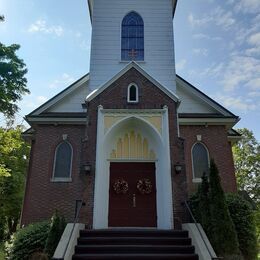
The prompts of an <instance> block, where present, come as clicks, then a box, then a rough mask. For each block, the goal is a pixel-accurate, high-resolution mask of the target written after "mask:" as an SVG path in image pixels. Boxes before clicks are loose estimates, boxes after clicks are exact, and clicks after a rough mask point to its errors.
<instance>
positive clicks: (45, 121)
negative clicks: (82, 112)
mask: <svg viewBox="0 0 260 260" xmlns="http://www.w3.org/2000/svg"><path fill="white" fill-rule="evenodd" d="M26 121H27V122H28V123H29V124H30V125H31V124H35V123H37V124H53V123H64V124H86V118H62V117H61V118H59V117H55V118H52V117H27V118H26Z"/></svg>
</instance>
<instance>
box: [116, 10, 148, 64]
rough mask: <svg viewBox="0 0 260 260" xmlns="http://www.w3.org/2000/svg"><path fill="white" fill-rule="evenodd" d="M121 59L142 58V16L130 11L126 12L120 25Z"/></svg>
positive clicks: (137, 59)
mask: <svg viewBox="0 0 260 260" xmlns="http://www.w3.org/2000/svg"><path fill="white" fill-rule="evenodd" d="M121 30H122V31H121V60H122V61H130V60H135V61H143V60H144V22H143V19H142V17H141V16H140V15H139V14H138V13H136V12H134V11H132V12H130V13H128V14H127V15H126V16H125V17H124V19H123V21H122V27H121Z"/></svg>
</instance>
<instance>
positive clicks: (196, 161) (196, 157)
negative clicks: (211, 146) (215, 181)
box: [191, 142, 210, 181]
mask: <svg viewBox="0 0 260 260" xmlns="http://www.w3.org/2000/svg"><path fill="white" fill-rule="evenodd" d="M191 153H192V171H193V180H195V181H196V180H197V181H201V177H202V176H203V174H204V173H206V174H208V172H209V165H210V163H209V152H208V149H207V147H206V146H205V145H204V144H203V143H201V142H197V143H195V144H194V145H193V147H192V149H191Z"/></svg>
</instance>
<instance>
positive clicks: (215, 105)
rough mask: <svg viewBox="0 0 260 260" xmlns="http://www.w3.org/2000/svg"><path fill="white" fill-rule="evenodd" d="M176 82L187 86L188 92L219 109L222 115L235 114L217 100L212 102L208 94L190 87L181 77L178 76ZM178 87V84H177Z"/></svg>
mask: <svg viewBox="0 0 260 260" xmlns="http://www.w3.org/2000/svg"><path fill="white" fill-rule="evenodd" d="M176 82H178V83H179V84H180V86H181V87H183V88H185V90H186V91H187V92H190V93H192V94H193V95H195V96H196V97H198V98H199V99H201V100H202V101H204V102H205V103H206V104H208V105H209V106H211V107H213V108H214V109H215V110H217V111H218V112H220V113H221V114H222V115H224V116H234V115H233V114H231V113H229V112H228V111H227V110H225V109H224V108H222V107H221V106H220V105H218V104H217V103H215V102H212V101H211V100H210V99H208V98H207V97H206V96H204V95H202V94H201V93H199V92H198V91H197V90H196V89H194V88H192V87H190V86H189V85H188V84H187V83H186V82H185V81H183V80H182V79H181V78H180V77H176ZM176 88H177V86H176Z"/></svg>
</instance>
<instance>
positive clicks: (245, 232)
mask: <svg viewBox="0 0 260 260" xmlns="http://www.w3.org/2000/svg"><path fill="white" fill-rule="evenodd" d="M226 199H227V204H228V208H229V212H230V215H231V217H232V220H233V223H234V225H235V228H236V232H237V236H238V241H239V249H240V251H241V253H242V254H243V256H244V258H245V259H246V260H253V259H257V238H256V228H255V223H254V215H253V210H252V207H251V206H250V204H249V203H248V202H247V201H246V200H244V199H243V198H242V197H241V196H239V195H237V194H228V195H227V196H226Z"/></svg>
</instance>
